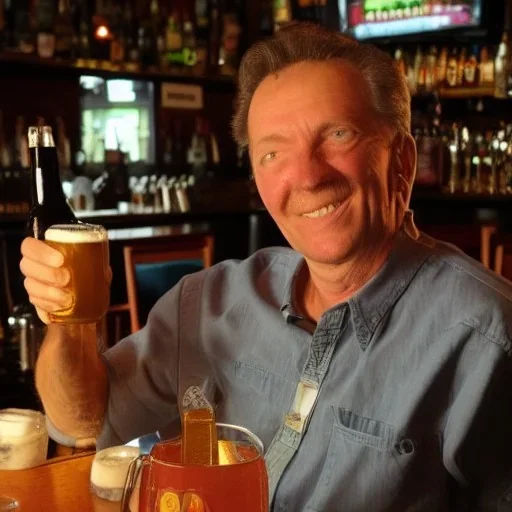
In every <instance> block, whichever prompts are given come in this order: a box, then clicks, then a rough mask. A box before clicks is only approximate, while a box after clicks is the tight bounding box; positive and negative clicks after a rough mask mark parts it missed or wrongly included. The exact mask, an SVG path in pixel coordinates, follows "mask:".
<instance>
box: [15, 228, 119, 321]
mask: <svg viewBox="0 0 512 512" xmlns="http://www.w3.org/2000/svg"><path fill="white" fill-rule="evenodd" d="M21 254H22V256H23V258H22V259H21V262H20V269H21V272H22V274H23V275H24V276H25V281H24V286H25V289H26V290H27V293H28V298H29V301H30V302H31V303H32V304H33V305H34V306H35V307H36V311H37V314H38V316H39V318H40V319H41V320H42V321H43V322H44V323H45V324H48V323H50V320H49V316H48V313H53V312H55V311H60V310H62V309H66V308H67V307H69V306H70V305H71V303H72V301H73V296H72V294H71V292H70V291H69V289H68V285H69V282H70V279H71V274H70V272H69V270H68V269H67V268H66V266H65V261H64V256H63V255H62V254H61V253H60V252H59V251H57V250H56V249H54V248H53V247H50V246H49V245H47V244H45V243H44V242H43V241H41V240H37V239H35V238H31V237H28V238H25V240H23V243H22V244H21ZM111 280H112V270H111V269H110V267H109V281H111Z"/></svg>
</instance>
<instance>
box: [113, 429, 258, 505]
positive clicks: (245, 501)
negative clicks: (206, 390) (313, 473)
mask: <svg viewBox="0 0 512 512" xmlns="http://www.w3.org/2000/svg"><path fill="white" fill-rule="evenodd" d="M217 439H218V447H219V463H218V464H215V465H200V464H182V462H181V439H180V438H178V439H174V440H170V441H163V442H159V443H156V444H155V445H154V446H153V448H152V449H151V452H150V454H149V455H142V456H141V457H139V458H138V459H137V460H136V461H134V462H133V463H132V467H131V470H130V472H129V474H128V478H127V481H126V487H125V493H124V496H123V504H122V510H123V512H124V511H125V510H130V511H131V512H162V511H165V512H172V511H187V512H191V511H193V512H199V511H203V512H206V511H207V512H240V511H242V510H243V511H244V512H267V511H268V477H267V472H266V468H265V461H264V458H263V445H262V444H261V441H260V440H259V439H258V438H257V437H256V436H255V435H254V434H252V433H251V432H250V431H249V430H247V429H245V428H242V427H237V426H235V425H226V424H222V423H217ZM137 468H138V469H139V470H140V475H141V476H140V481H139V486H137V485H136V484H135V482H136V481H137V475H136V473H137Z"/></svg>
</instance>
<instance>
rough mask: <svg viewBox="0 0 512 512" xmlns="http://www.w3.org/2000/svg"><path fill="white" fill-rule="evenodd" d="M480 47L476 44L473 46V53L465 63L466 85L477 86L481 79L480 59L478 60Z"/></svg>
mask: <svg viewBox="0 0 512 512" xmlns="http://www.w3.org/2000/svg"><path fill="white" fill-rule="evenodd" d="M477 54H478V48H477V46H476V45H474V46H473V48H472V50H471V55H470V56H469V59H468V60H467V61H466V63H465V64H464V81H463V85H464V86H465V87H475V86H476V85H477V84H478V82H479V80H480V77H479V73H478V61H477V57H476V56H477Z"/></svg>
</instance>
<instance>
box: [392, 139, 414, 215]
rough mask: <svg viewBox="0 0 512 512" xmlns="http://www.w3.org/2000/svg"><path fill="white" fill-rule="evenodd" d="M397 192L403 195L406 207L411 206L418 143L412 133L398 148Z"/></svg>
mask: <svg viewBox="0 0 512 512" xmlns="http://www.w3.org/2000/svg"><path fill="white" fill-rule="evenodd" d="M396 158H397V168H396V169H395V176H396V180H395V192H396V193H398V194H400V195H401V201H403V204H404V206H405V208H409V202H410V200H411V193H412V186H413V184H414V178H415V176H416V143H415V142H414V138H413V137H412V135H410V134H408V135H407V136H406V137H404V138H403V139H402V140H401V141H400V143H399V146H398V148H397V149H396Z"/></svg>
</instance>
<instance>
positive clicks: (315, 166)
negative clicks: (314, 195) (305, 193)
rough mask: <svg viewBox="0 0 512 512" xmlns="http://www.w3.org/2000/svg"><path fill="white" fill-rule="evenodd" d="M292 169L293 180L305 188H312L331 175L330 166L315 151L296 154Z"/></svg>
mask: <svg viewBox="0 0 512 512" xmlns="http://www.w3.org/2000/svg"><path fill="white" fill-rule="evenodd" d="M292 169H293V179H294V181H296V183H297V184H299V185H300V186H301V187H302V188H305V189H314V188H316V187H317V186H318V185H319V184H320V183H323V182H324V181H325V180H326V179H329V177H332V167H331V166H330V165H329V164H328V163H327V162H326V161H325V160H324V159H323V158H322V156H321V155H318V154H316V153H308V154H306V153H302V154H300V155H297V156H296V159H295V162H294V165H293V166H292Z"/></svg>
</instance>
